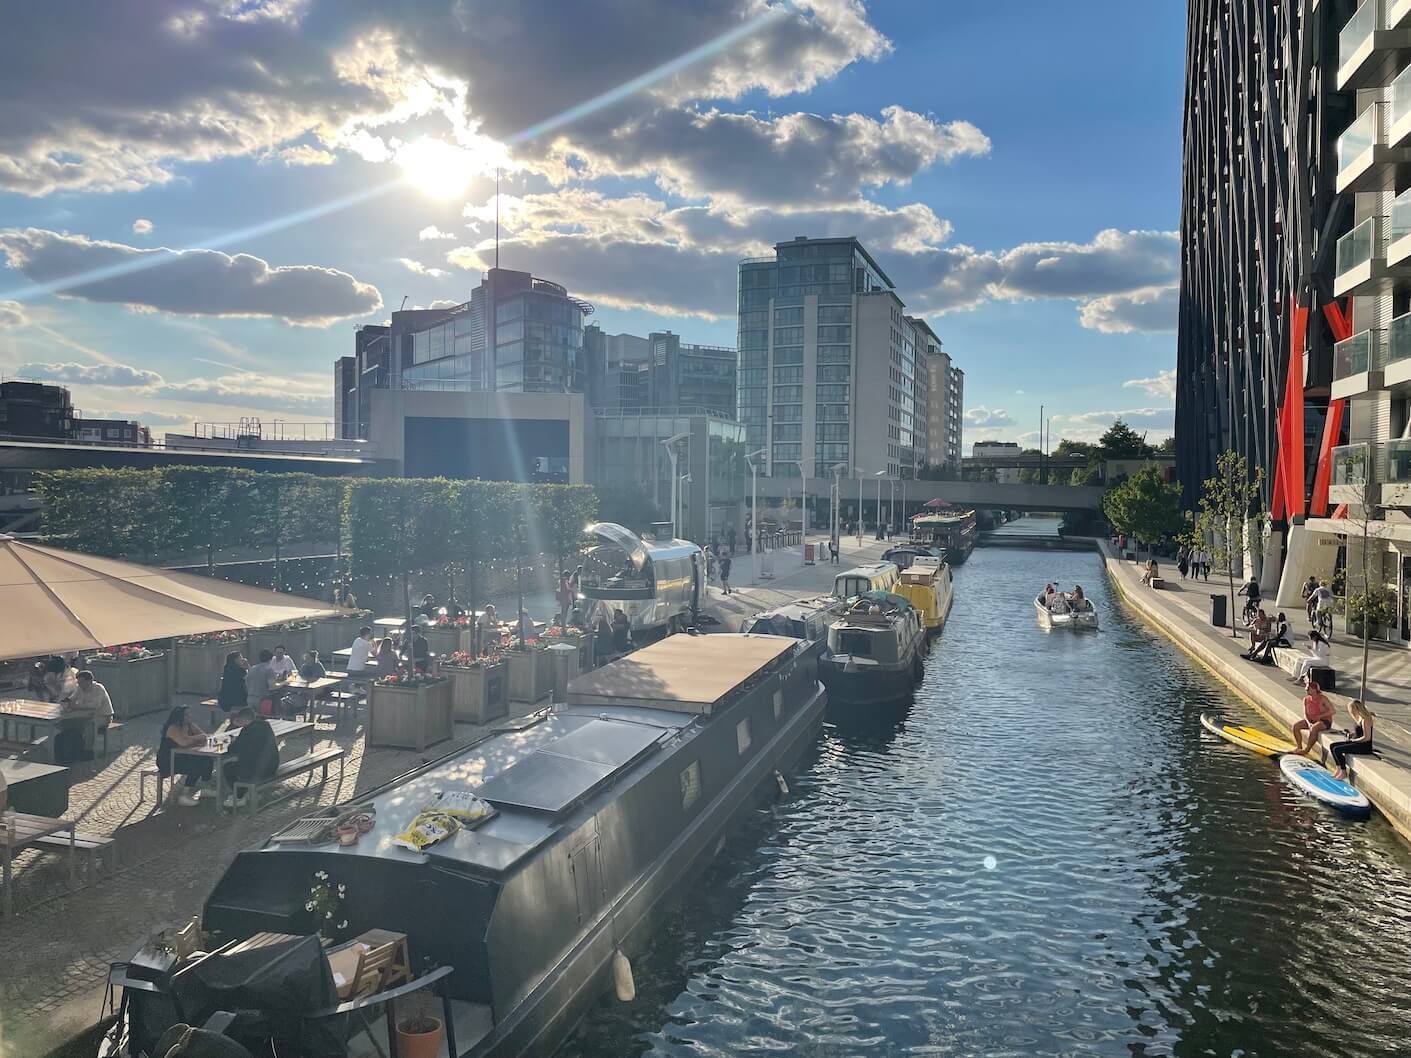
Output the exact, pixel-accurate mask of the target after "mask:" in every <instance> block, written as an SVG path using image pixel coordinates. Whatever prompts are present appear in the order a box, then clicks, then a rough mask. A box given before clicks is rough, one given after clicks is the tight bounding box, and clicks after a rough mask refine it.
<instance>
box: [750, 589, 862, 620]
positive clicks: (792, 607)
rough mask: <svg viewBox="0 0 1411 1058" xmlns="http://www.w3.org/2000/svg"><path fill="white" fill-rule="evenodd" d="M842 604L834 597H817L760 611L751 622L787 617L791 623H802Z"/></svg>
mask: <svg viewBox="0 0 1411 1058" xmlns="http://www.w3.org/2000/svg"><path fill="white" fill-rule="evenodd" d="M841 605H842V603H841V601H840V600H839V599H838V597H837V596H836V595H818V596H815V597H814V598H812V599H799V600H797V601H796V602H790V603H785V604H784V605H783V606H776V607H775V608H774V609H772V610H761V611H759V613H756V614H751V615H750V619H751V620H757V619H758V618H761V617H773V616H775V615H778V616H780V617H787V618H789V620H791V621H802V620H804V619H805V618H808V617H812V616H813V615H814V614H816V613H819V612H821V611H823V610H828V609H832V608H833V607H836V606H841Z"/></svg>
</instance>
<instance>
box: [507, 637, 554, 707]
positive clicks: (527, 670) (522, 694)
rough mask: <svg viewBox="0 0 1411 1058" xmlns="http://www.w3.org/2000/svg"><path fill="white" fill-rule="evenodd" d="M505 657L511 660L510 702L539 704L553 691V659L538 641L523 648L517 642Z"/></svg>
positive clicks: (534, 640) (509, 648) (530, 641)
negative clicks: (541, 699)
mask: <svg viewBox="0 0 1411 1058" xmlns="http://www.w3.org/2000/svg"><path fill="white" fill-rule="evenodd" d="M505 656H506V657H507V658H508V659H509V672H510V701H512V702H537V701H538V700H539V699H540V698H543V697H544V696H545V695H546V694H548V693H549V692H550V691H551V690H553V686H554V670H553V659H552V658H551V657H550V656H549V653H548V651H546V650H545V649H544V645H543V644H542V643H541V642H539V641H538V640H537V639H531V640H529V641H528V642H526V643H525V644H524V645H523V646H521V645H520V644H519V643H518V642H517V641H516V642H515V643H513V644H511V645H510V646H509V647H508V648H507V649H506V651H505Z"/></svg>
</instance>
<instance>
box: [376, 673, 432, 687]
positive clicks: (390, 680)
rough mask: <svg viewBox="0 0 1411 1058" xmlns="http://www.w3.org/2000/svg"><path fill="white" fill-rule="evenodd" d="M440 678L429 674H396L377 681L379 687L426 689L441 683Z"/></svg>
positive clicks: (382, 677)
mask: <svg viewBox="0 0 1411 1058" xmlns="http://www.w3.org/2000/svg"><path fill="white" fill-rule="evenodd" d="M440 682H441V677H440V676H433V675H432V674H431V673H429V672H394V673H392V675H390V676H380V677H378V680H377V686H379V687H425V686H427V685H428V684H432V683H440Z"/></svg>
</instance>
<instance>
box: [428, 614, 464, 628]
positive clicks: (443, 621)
mask: <svg viewBox="0 0 1411 1058" xmlns="http://www.w3.org/2000/svg"><path fill="white" fill-rule="evenodd" d="M469 623H470V622H469V621H468V620H467V619H466V616H465V614H461V615H460V616H459V617H456V618H451V617H450V616H448V615H446V614H442V615H441V616H440V617H438V618H436V626H437V627H438V628H450V627H451V626H452V625H454V626H455V627H456V628H464V627H466V625H468V624H469Z"/></svg>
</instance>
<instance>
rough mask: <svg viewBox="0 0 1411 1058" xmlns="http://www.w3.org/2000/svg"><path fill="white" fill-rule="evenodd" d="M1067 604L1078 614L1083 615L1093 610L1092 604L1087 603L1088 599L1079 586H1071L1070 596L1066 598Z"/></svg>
mask: <svg viewBox="0 0 1411 1058" xmlns="http://www.w3.org/2000/svg"><path fill="white" fill-rule="evenodd" d="M1068 603H1069V605H1070V606H1072V607H1073V609H1074V610H1075V611H1077V612H1078V613H1083V612H1085V611H1087V610H1091V609H1092V608H1093V604H1092V603H1090V602H1088V597H1087V596H1086V595H1084V594H1083V586H1082V585H1081V584H1075V585H1073V591H1072V594H1070V595H1069V596H1068Z"/></svg>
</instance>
